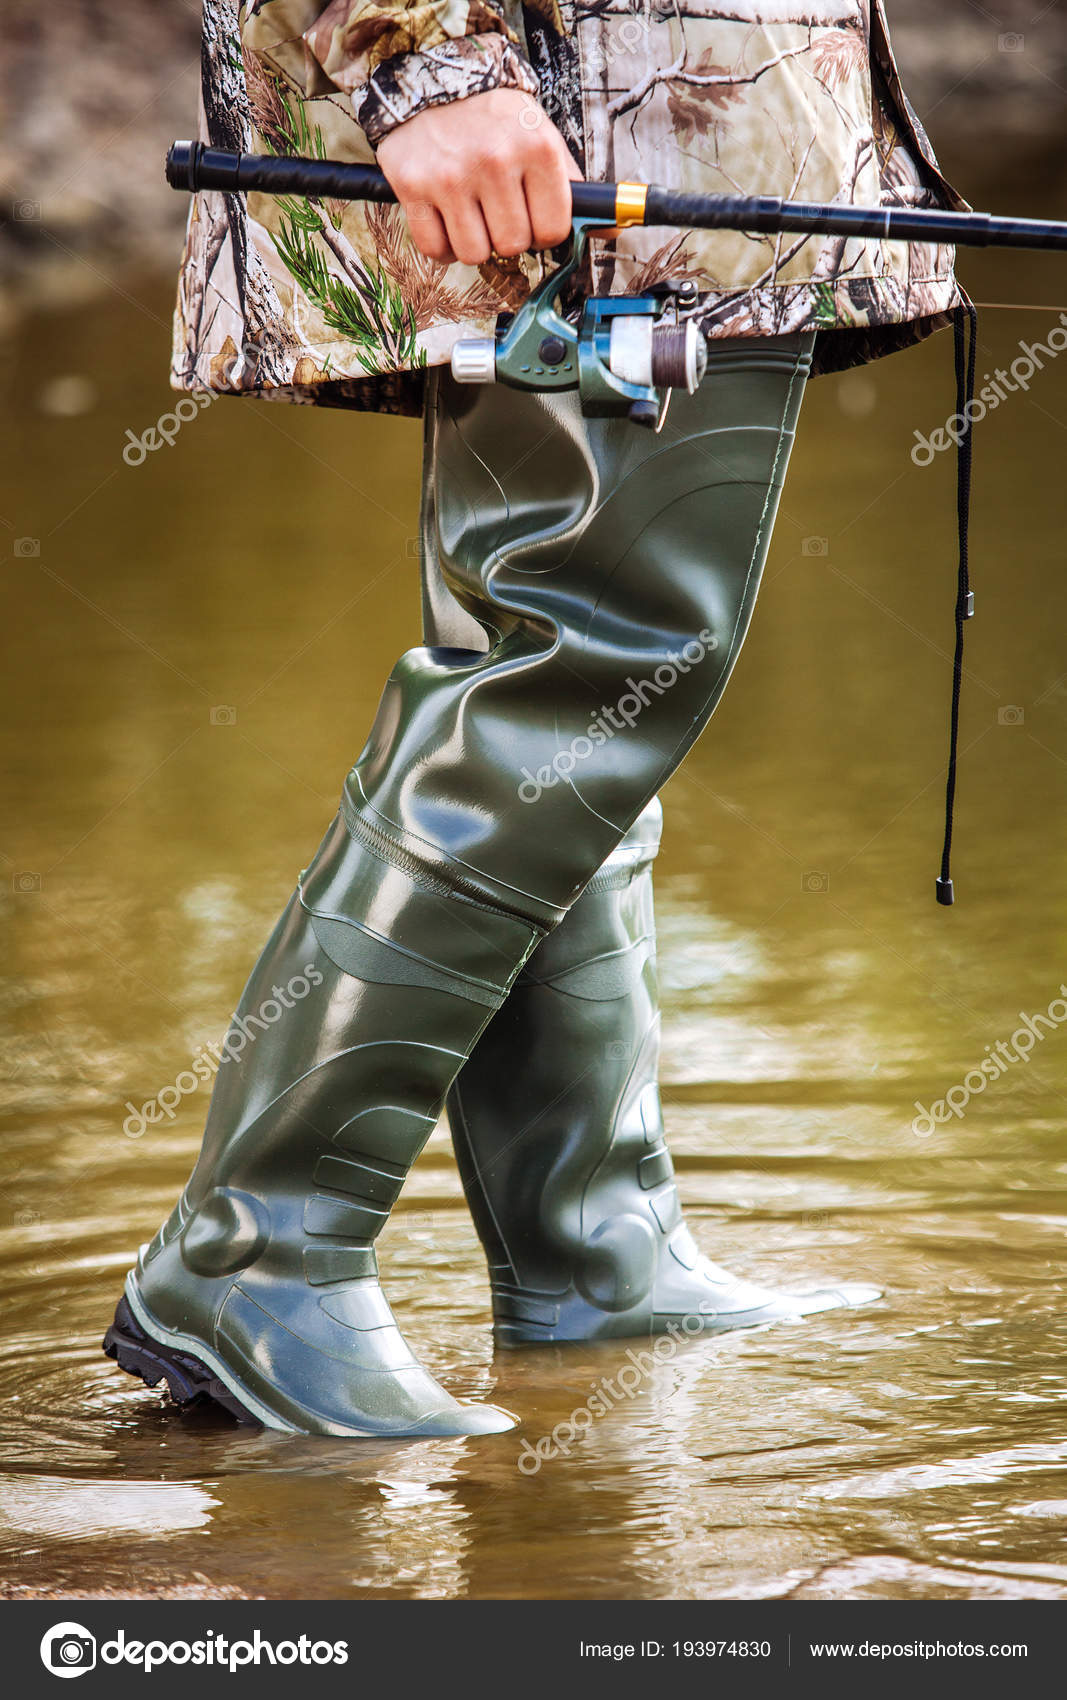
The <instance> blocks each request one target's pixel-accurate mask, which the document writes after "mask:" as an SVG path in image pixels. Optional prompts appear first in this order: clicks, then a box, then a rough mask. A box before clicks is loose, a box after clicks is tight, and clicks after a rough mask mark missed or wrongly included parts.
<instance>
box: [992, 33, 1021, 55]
mask: <svg viewBox="0 0 1067 1700" xmlns="http://www.w3.org/2000/svg"><path fill="white" fill-rule="evenodd" d="M997 52H998V53H1025V52H1026V37H1025V36H1024V35H1019V33H1018V32H1017V31H1016V30H1006V31H1005V33H1004V34H1003V35H998V36H997Z"/></svg>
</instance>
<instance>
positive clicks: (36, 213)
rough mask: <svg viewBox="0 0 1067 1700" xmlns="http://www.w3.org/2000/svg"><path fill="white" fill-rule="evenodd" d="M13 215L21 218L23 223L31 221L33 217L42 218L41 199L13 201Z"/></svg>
mask: <svg viewBox="0 0 1067 1700" xmlns="http://www.w3.org/2000/svg"><path fill="white" fill-rule="evenodd" d="M11 216H12V218H17V219H21V220H22V221H23V223H29V221H30V220H31V219H34V218H40V216H41V203H40V201H12V203H11Z"/></svg>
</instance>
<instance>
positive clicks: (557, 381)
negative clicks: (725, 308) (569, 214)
mask: <svg viewBox="0 0 1067 1700" xmlns="http://www.w3.org/2000/svg"><path fill="white" fill-rule="evenodd" d="M573 228H574V235H573V239H572V242H571V248H570V253H569V254H568V256H567V258H566V260H565V261H564V262H563V264H562V265H561V266H560V267H559V269H558V270H557V271H554V272H553V273H552V274H551V276H549V277H547V278H545V280H544V282H543V283H540V284H538V286H537V288H536V289H535V290H534V291H533V293H532V294H531V295H530V297H529V298H528V300H526V301H525V302H524V303H523V305H522V306H521V307H520V308H519V310H518V312H517V313H515V314H514V315H508V316H506V317H505V316H502V317H501V319H500V320H499V321H498V326H497V333H496V336H495V337H467V338H465V339H464V340H463V341H461V342H457V343H456V344H455V346H454V347H453V350H452V376H453V377H454V378H455V380H456V382H457V383H459V384H492V383H498V384H508V385H510V386H511V388H512V389H517V390H573V389H577V391H578V394H579V396H580V397H581V403H582V412H583V413H586V414H589V415H591V416H593V417H596V418H603V417H605V416H607V415H611V414H623V415H625V416H626V417H627V418H628V419H631V420H632V421H633V422H634V424H635V425H645V426H648V427H650V428H651V429H652V430H656V431H658V430H659V428H660V426H661V425H662V424H663V420H664V417H665V415H666V412H667V406H668V403H669V401H670V396H671V392H672V390H675V389H684V390H687V391H688V392H689V394H690V395H691V394H692V393H693V391H694V390H695V389H696V387H697V385H698V384H699V383H700V380H701V379H702V378H703V376H704V372H705V370H706V367H707V363H708V356H707V347H706V345H705V342H704V338H703V336H702V334H701V332H700V330H699V329H698V327H697V325H696V324H695V323H694V322H693V320H692V319H682V317H681V311H680V310H681V308H682V307H684V306H687V305H689V304H691V303H694V302H695V301H696V296H697V289H696V284H695V283H691V282H688V281H685V282H683V281H676V282H675V281H670V280H668V281H667V282H665V283H660V284H657V285H655V287H654V288H652V289H649V290H646V291H645V293H644V294H642V295H591V296H589V297H587V299H586V301H585V303H584V306H583V308H582V312H581V317H580V319H579V321H578V324H577V326H575V325H573V324H571V323H570V322H569V321H568V320H567V319H565V318H564V317H563V314H562V313H561V311H560V309H559V302H560V297H561V295H562V293H563V290H564V289H565V287H566V285H567V282H568V280H569V279H570V278H571V277H572V276H573V275H574V273H575V272H576V271H577V269H578V267H579V266H580V265H581V263H582V260H583V258H584V257H585V252H586V248H587V246H588V242H589V238H590V237H591V236H595V234H596V232H597V230H598V229H599V230H603V229H604V228H605V226H604V222H603V220H602V219H597V218H575V220H574V227H573ZM609 228H610V227H609Z"/></svg>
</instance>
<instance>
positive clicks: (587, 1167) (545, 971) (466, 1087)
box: [448, 801, 879, 1346]
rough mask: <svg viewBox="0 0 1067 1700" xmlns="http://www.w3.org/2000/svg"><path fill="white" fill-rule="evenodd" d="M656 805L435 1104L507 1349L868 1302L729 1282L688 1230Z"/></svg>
mask: <svg viewBox="0 0 1067 1700" xmlns="http://www.w3.org/2000/svg"><path fill="white" fill-rule="evenodd" d="M661 822H662V810H661V808H660V805H659V802H658V801H654V802H653V803H652V804H651V805H650V806H649V808H648V809H646V810H645V812H644V814H643V815H642V816H641V817H640V819H639V820H638V821H637V822H636V824H635V826H634V827H633V828H632V829H631V830H630V832H629V833H627V835H626V837H625V838H624V839H623V841H622V843H621V844H620V845H619V848H618V849H617V850H616V851H615V852H614V854H613V855H612V856H610V857H609V858H608V860H607V861H606V862H605V864H604V866H603V868H602V869H601V871H600V873H598V874H597V876H596V877H595V878H594V879H593V881H592V882H591V884H590V885H589V886H588V887H587V888H586V890H585V892H584V894H583V896H582V897H580V898H579V900H578V902H577V903H576V904H575V905H574V907H573V909H571V911H570V912H569V914H568V915H567V918H566V920H565V921H563V922H562V924H561V925H560V926H559V927H558V928H557V929H556V931H555V932H554V933H553V934H552V935H551V937H550V938H548V939H546V941H545V942H544V944H542V945H540V946H539V947H538V948H537V950H536V951H535V953H534V954H533V956H532V957H531V958H530V960H529V962H528V963H527V964H526V967H525V968H524V969H523V970H522V973H521V974H520V976H519V978H518V980H517V982H516V984H515V986H514V988H513V989H512V991H511V993H510V995H509V997H508V1001H507V1003H506V1004H505V1005H504V1007H503V1009H502V1010H501V1011H500V1013H499V1014H498V1015H496V1016H495V1017H494V1019H493V1020H492V1022H491V1023H490V1025H489V1027H488V1028H487V1029H486V1031H485V1033H484V1034H483V1036H482V1038H481V1039H480V1041H479V1043H478V1045H477V1047H476V1048H475V1051H474V1053H473V1055H472V1056H471V1058H470V1059H469V1060H468V1062H466V1063H465V1064H464V1066H463V1069H462V1072H461V1073H460V1075H459V1077H458V1079H457V1080H456V1083H455V1085H454V1086H453V1088H452V1091H451V1093H450V1094H449V1098H448V1115H449V1122H450V1125H451V1129H452V1138H453V1143H454V1145H455V1151H456V1160H457V1162H458V1164H459V1169H460V1174H461V1176H462V1178H463V1185H464V1189H465V1191H466V1194H467V1199H468V1202H469V1204H470V1209H471V1214H472V1216H473V1218H474V1222H475V1225H476V1227H477V1229H478V1233H479V1235H480V1237H481V1240H482V1243H483V1245H484V1247H485V1251H486V1256H487V1258H488V1261H489V1275H490V1283H491V1287H492V1296H493V1317H494V1321H495V1325H496V1338H497V1342H498V1344H500V1345H502V1346H517V1345H528V1344H531V1343H534V1344H536V1343H540V1342H546V1341H553V1340H590V1339H604V1338H609V1337H622V1336H637V1335H651V1334H661V1333H665V1332H667V1331H668V1329H670V1328H671V1327H676V1328H680V1329H683V1330H684V1332H685V1333H686V1334H693V1333H697V1332H716V1333H718V1332H724V1331H726V1330H728V1329H735V1328H756V1327H760V1326H762V1325H764V1324H767V1323H771V1322H777V1321H781V1320H783V1319H786V1318H797V1317H802V1316H808V1315H811V1314H812V1313H813V1312H815V1311H823V1310H832V1309H835V1308H837V1307H839V1306H842V1305H859V1304H866V1303H869V1302H870V1301H871V1300H872V1299H875V1298H877V1297H878V1296H879V1293H878V1289H877V1288H876V1287H869V1286H861V1285H858V1284H849V1285H842V1286H836V1287H832V1288H826V1289H823V1290H822V1291H819V1292H813V1293H808V1294H803V1295H799V1294H798V1295H793V1294H787V1293H780V1292H774V1291H770V1290H769V1289H767V1288H764V1287H758V1286H755V1285H753V1284H752V1283H751V1282H749V1281H742V1280H739V1279H738V1278H737V1277H736V1276H733V1275H730V1274H729V1273H728V1272H727V1271H726V1270H725V1269H720V1268H719V1267H718V1266H717V1265H716V1264H714V1263H711V1262H710V1261H709V1260H708V1258H706V1257H704V1256H702V1255H701V1253H700V1252H699V1251H698V1249H697V1247H696V1244H695V1243H694V1240H693V1237H692V1235H691V1234H690V1232H689V1229H688V1227H687V1226H686V1224H685V1222H684V1220H683V1217H682V1210H681V1205H680V1203H679V1200H678V1189H677V1187H676V1185H675V1182H674V1168H673V1164H672V1162H671V1158H670V1153H669V1151H668V1149H667V1145H666V1142H665V1136H664V1130H663V1115H662V1110H661V1106H660V1095H659V1088H658V1085H657V1065H658V1060H659V1006H658V997H657V986H656V938H655V921H654V917H653V908H652V862H653V859H654V857H655V855H656V853H657V851H658V849H659V839H660V829H661Z"/></svg>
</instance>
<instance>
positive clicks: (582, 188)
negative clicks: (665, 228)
mask: <svg viewBox="0 0 1067 1700" xmlns="http://www.w3.org/2000/svg"><path fill="white" fill-rule="evenodd" d="M167 182H168V183H169V184H170V185H171V187H172V188H174V189H181V190H185V191H187V192H192V191H195V190H197V189H221V190H225V191H228V192H231V193H232V192H234V191H237V192H239V193H240V192H247V191H249V190H255V191H257V192H258V193H260V194H264V195H306V196H311V197H313V198H315V199H320V200H338V201H395V200H396V195H395V193H394V192H393V190H392V189H391V188H390V186H389V184H388V182H387V181H386V179H385V177H384V175H383V174H382V172H380V171H379V170H378V169H377V167H376V166H373V165H344V164H341V163H340V161H337V160H329V159H299V158H285V157H281V156H279V157H275V156H274V155H273V154H251V153H230V152H229V151H227V150H226V149H224V148H211V147H206V146H205V145H204V144H203V143H202V142H175V143H174V144H173V146H172V147H171V149H170V152H169V153H168V154H167ZM632 188H633V186H632V185H620V184H616V183H572V185H571V199H572V204H573V211H574V216H575V217H576V218H603V220H604V222H605V224H612V223H615V222H616V217H617V203H620V204H621V202H622V200H623V199H626V197H625V196H623V195H621V194H620V191H625V190H627V189H630V190H632ZM630 199H632V196H631V197H630ZM620 222H623V223H634V222H637V221H636V220H634V218H633V216H632V213H630V212H629V210H628V213H627V216H626V217H625V218H622V217H621V216H620ZM641 222H643V223H644V224H646V225H671V226H674V227H675V228H681V229H689V230H748V231H761V232H766V233H768V234H771V235H777V234H778V233H779V232H781V231H792V232H796V233H798V234H803V233H805V232H807V233H809V234H811V235H822V236H878V237H883V238H885V239H887V240H889V241H893V242H950V243H954V244H955V245H956V246H957V247H961V248H1046V249H1067V224H1065V223H1059V222H1056V221H1055V220H1051V219H1033V218H999V217H994V216H993V215H991V214H990V213H977V212H945V211H943V210H942V209H940V208H937V207H852V206H833V205H824V204H821V203H819V202H816V201H781V200H778V199H776V198H775V197H774V196H772V195H756V196H732V195H691V194H682V193H679V192H676V191H675V190H672V189H659V188H656V187H655V186H654V185H653V186H650V187H649V189H648V192H647V194H646V195H645V198H644V218H643V220H641Z"/></svg>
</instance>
